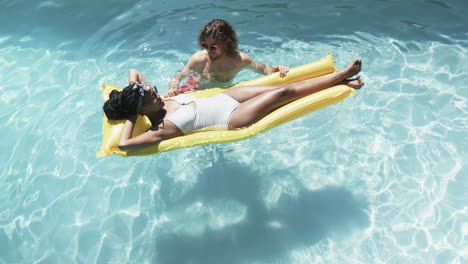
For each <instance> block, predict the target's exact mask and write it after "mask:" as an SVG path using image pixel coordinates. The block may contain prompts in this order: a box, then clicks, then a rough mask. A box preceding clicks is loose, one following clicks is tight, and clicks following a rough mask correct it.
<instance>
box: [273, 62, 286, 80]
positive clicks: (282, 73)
mask: <svg viewBox="0 0 468 264" xmlns="http://www.w3.org/2000/svg"><path fill="white" fill-rule="evenodd" d="M273 72H279V73H280V77H281V78H284V77H286V75H287V74H288V72H289V67H286V66H283V65H277V66H275V67H273Z"/></svg>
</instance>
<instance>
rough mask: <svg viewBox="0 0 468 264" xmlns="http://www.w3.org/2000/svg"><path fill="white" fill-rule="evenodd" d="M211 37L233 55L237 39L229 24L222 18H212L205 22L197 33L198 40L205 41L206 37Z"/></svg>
mask: <svg viewBox="0 0 468 264" xmlns="http://www.w3.org/2000/svg"><path fill="white" fill-rule="evenodd" d="M208 37H212V38H214V39H216V41H218V42H221V43H222V44H223V45H224V47H225V49H226V52H227V53H228V54H230V55H235V54H236V51H237V46H238V44H239V42H238V41H237V34H236V32H235V31H234V29H233V28H232V26H231V24H229V23H228V22H227V21H225V20H222V19H213V20H211V21H210V22H209V23H208V24H206V25H205V26H204V27H203V28H202V29H201V30H200V34H199V35H198V42H203V41H205V39H206V38H208Z"/></svg>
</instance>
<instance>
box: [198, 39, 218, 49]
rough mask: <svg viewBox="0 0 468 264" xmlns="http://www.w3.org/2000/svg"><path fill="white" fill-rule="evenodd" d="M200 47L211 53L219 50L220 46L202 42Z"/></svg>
mask: <svg viewBox="0 0 468 264" xmlns="http://www.w3.org/2000/svg"><path fill="white" fill-rule="evenodd" d="M200 46H201V47H202V48H204V49H207V50H210V51H215V50H216V49H217V48H219V45H218V44H207V43H206V42H203V41H201V42H200Z"/></svg>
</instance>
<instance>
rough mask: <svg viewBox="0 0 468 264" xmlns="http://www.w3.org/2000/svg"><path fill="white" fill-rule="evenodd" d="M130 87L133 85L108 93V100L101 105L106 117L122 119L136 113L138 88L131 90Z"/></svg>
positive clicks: (138, 95)
mask: <svg viewBox="0 0 468 264" xmlns="http://www.w3.org/2000/svg"><path fill="white" fill-rule="evenodd" d="M132 87H133V85H129V86H127V87H125V88H124V89H123V90H122V91H117V90H113V91H112V92H111V93H110V95H109V100H107V101H106V102H105V103H104V106H103V109H104V113H105V114H106V116H107V118H108V119H110V120H122V119H127V118H128V117H129V116H131V115H136V114H137V107H138V100H139V99H140V94H139V92H138V89H135V90H133V89H132Z"/></svg>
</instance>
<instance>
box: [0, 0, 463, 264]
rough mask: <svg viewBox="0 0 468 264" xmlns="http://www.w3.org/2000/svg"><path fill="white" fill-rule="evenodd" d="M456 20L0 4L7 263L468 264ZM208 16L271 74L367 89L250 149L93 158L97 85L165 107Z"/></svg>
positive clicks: (320, 11) (212, 7)
mask: <svg viewBox="0 0 468 264" xmlns="http://www.w3.org/2000/svg"><path fill="white" fill-rule="evenodd" d="M466 11H468V2H467V1H466V0H459V1H457V0H453V1H435V0H432V1H423V0H414V1H397V0H386V1H384V0H382V1H376V0H374V1H371V0H361V1H345V0H331V1H327V2H325V1H310V0H299V1H291V2H288V1H279V0H270V1H261V0H260V1H247V0H241V1H228V0H226V1H212V0H211V1H206V0H199V1H189V0H182V1H163V2H161V1H158V2H157V1H134V2H131V1H123V0H120V1H119V0H116V1H90V0H84V1H52V0H50V1H21V0H19V1H12V0H4V1H1V2H0V22H1V23H0V133H1V138H2V139H1V140H0V150H1V151H0V263H8V264H10V263H204V264H205V263H208V264H210V263H255V264H260V263H278V264H279V263H398V264H402V263H411V264H417V263H468V215H467V214H468V213H467V208H468V207H467V206H468V203H467V201H468V196H467V190H468V123H467V122H468V115H467V113H468V103H467V98H468V84H467V81H468V73H467V71H468V59H467V54H468V52H467V48H468V31H467V26H468V20H467V18H465V14H466ZM212 18H224V19H226V20H228V21H230V22H231V23H232V24H233V25H234V27H235V28H236V30H237V32H238V34H239V38H240V49H241V50H244V51H247V52H248V53H249V54H250V55H251V56H252V57H253V58H254V59H256V60H259V61H262V62H264V63H267V64H270V65H276V64H283V65H289V66H297V65H302V64H304V63H308V62H311V61H315V60H318V59H320V58H322V57H323V56H325V55H326V54H327V53H329V52H332V53H333V54H334V56H335V60H336V64H337V66H338V67H340V68H341V67H343V66H345V65H346V64H347V63H348V62H349V61H351V60H352V59H354V58H357V57H360V58H362V59H363V61H364V69H363V72H362V74H361V76H362V77H364V78H365V80H366V82H367V84H366V86H365V87H364V88H363V89H362V90H361V91H359V92H358V93H357V95H356V96H355V97H353V98H349V99H347V100H346V101H343V102H341V103H339V104H337V105H334V106H331V107H328V108H326V109H322V110H320V111H318V112H315V113H312V114H309V115H307V116H305V117H302V118H300V119H298V120H295V121H293V122H290V123H288V124H285V125H283V126H280V127H278V128H275V129H273V130H270V131H268V132H267V133H265V134H261V135H258V136H256V137H254V138H252V139H248V140H244V141H240V142H235V143H230V144H222V145H214V146H202V147H195V148H190V149H182V150H178V151H173V152H168V153H164V154H160V155H154V156H146V157H131V158H122V157H119V156H110V157H106V158H100V159H97V158H95V155H96V152H97V151H98V149H99V146H100V141H101V118H102V115H103V113H102V111H101V107H102V103H103V99H102V97H101V92H100V89H101V84H102V83H112V84H115V85H118V86H124V85H125V83H126V72H127V70H128V69H129V68H137V69H139V70H140V71H142V72H143V73H144V74H145V75H146V76H147V77H148V78H149V79H150V80H151V81H152V82H154V83H157V84H158V87H159V88H160V89H162V90H163V91H165V90H167V87H168V83H169V80H170V76H171V75H173V74H174V73H176V72H177V71H178V70H179V69H180V68H181V67H182V66H183V64H184V63H185V62H186V61H187V59H188V58H189V56H190V55H191V54H192V53H193V52H194V51H196V49H197V48H196V45H195V41H196V37H197V34H198V30H199V29H200V28H201V27H202V25H204V24H205V23H207V22H208V21H210V20H211V19H212ZM255 77H258V75H256V74H254V73H251V72H242V73H241V74H240V75H238V76H237V77H236V80H235V82H237V81H242V80H248V79H252V78H255Z"/></svg>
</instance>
